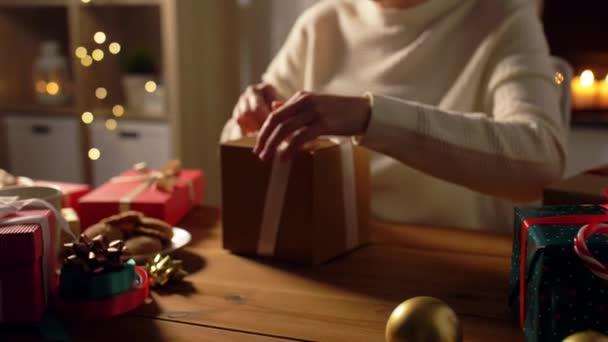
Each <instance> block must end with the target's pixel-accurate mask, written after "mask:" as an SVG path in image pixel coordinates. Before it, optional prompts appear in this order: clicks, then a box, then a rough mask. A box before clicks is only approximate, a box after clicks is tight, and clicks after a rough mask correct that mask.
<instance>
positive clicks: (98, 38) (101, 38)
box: [93, 31, 106, 44]
mask: <svg viewBox="0 0 608 342" xmlns="http://www.w3.org/2000/svg"><path fill="white" fill-rule="evenodd" d="M93 40H94V41H95V43H97V44H103V43H104V42H105V41H106V34H105V33H103V32H101V31H98V32H95V34H94V35H93Z"/></svg>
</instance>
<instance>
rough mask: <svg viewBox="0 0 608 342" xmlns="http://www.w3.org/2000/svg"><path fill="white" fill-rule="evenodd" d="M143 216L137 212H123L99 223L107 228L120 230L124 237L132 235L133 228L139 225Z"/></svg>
mask: <svg viewBox="0 0 608 342" xmlns="http://www.w3.org/2000/svg"><path fill="white" fill-rule="evenodd" d="M143 217H144V215H143V214H142V213H140V212H139V211H132V210H131V211H125V212H123V213H120V214H116V215H112V216H110V217H107V218H105V219H103V220H101V221H99V223H105V224H107V225H109V226H112V227H116V228H118V229H120V230H121V231H122V232H123V234H125V235H126V236H131V235H133V233H134V231H135V228H137V226H139V225H140V222H141V220H142V218H143Z"/></svg>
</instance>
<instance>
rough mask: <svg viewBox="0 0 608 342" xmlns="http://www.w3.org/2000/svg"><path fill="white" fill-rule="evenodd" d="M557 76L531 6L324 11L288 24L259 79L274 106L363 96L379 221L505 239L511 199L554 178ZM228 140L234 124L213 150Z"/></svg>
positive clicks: (362, 0)
mask: <svg viewBox="0 0 608 342" xmlns="http://www.w3.org/2000/svg"><path fill="white" fill-rule="evenodd" d="M554 74H555V70H554V69H553V66H552V63H551V60H550V58H549V54H548V47H547V43H546V41H545V37H544V36H543V31H542V26H541V24H540V22H539V20H538V19H537V16H536V13H535V7H534V2H533V1H530V0H427V1H426V2H424V3H422V4H420V5H417V6H415V7H413V8H410V9H406V10H396V9H382V8H380V7H378V6H377V5H376V4H375V3H374V2H373V1H371V0H324V1H320V2H319V3H318V4H317V5H315V6H313V7H312V8H310V9H309V10H308V11H307V12H305V13H304V14H303V15H302V16H301V17H300V18H299V19H298V21H297V22H296V24H295V25H294V27H293V29H292V32H291V33H290V35H289V37H288V39H287V41H286V43H285V45H284V46H283V48H282V49H281V51H280V52H279V53H278V54H277V56H276V57H275V59H274V60H273V61H272V63H271V64H270V66H269V67H268V70H267V72H266V73H265V74H264V76H263V81H264V82H267V83H270V84H272V85H273V86H275V87H276V89H277V90H278V91H279V93H280V94H281V95H282V96H283V97H285V98H287V97H289V96H291V95H292V94H294V93H295V92H296V91H298V90H307V91H314V92H322V93H331V94H340V95H357V96H359V95H362V94H363V93H368V96H370V99H371V102H372V111H371V118H370V122H369V126H368V128H367V132H365V134H364V135H363V136H361V137H359V138H358V139H357V140H358V142H359V143H361V144H362V145H364V146H366V147H368V148H370V149H371V150H372V151H375V152H374V153H372V162H371V168H372V212H373V214H374V215H375V216H376V217H379V218H381V219H385V220H390V221H397V222H405V223H417V224H432V225H441V226H452V227H464V228H473V229H495V230H508V229H510V227H511V224H512V220H513V218H512V207H513V201H522V200H526V201H527V200H532V199H536V198H538V195H539V191H540V189H541V187H542V186H543V185H545V184H547V183H549V182H552V181H555V180H557V179H559V178H560V177H561V174H562V170H563V168H564V159H565V155H564V154H565V152H564V144H565V141H564V140H565V127H564V123H563V120H562V119H561V113H560V106H559V95H560V88H559V87H560V86H559V85H558V84H557V83H556V82H555V81H554ZM344 115H348V113H344ZM238 135H240V130H239V128H238V127H237V126H236V124H235V123H234V122H232V121H231V122H229V123H228V124H227V125H226V127H225V129H224V132H223V134H222V139H224V140H226V139H229V138H235V137H237V136H238Z"/></svg>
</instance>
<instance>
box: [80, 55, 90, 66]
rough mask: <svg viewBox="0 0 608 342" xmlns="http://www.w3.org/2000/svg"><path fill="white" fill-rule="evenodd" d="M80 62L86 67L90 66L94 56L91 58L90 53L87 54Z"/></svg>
mask: <svg viewBox="0 0 608 342" xmlns="http://www.w3.org/2000/svg"><path fill="white" fill-rule="evenodd" d="M80 64H82V66H84V67H90V66H91V64H93V58H91V56H89V55H86V56H84V57H82V59H81V60H80Z"/></svg>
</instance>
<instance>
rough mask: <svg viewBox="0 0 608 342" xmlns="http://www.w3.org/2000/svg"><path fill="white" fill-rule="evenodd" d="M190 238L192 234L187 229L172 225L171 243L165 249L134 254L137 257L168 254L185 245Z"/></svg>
mask: <svg viewBox="0 0 608 342" xmlns="http://www.w3.org/2000/svg"><path fill="white" fill-rule="evenodd" d="M190 240H192V234H190V232H188V231H187V230H185V229H183V228H179V227H173V238H172V239H171V244H170V245H169V246H167V247H166V248H165V249H163V250H162V251H160V252H158V253H152V254H136V255H135V256H137V257H155V256H156V254H159V253H160V254H169V253H171V252H174V251H176V250H178V249H180V248H182V247H184V246H185V245H187V244H188V242H190Z"/></svg>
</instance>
